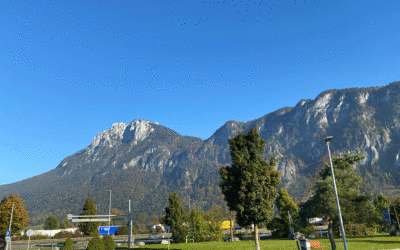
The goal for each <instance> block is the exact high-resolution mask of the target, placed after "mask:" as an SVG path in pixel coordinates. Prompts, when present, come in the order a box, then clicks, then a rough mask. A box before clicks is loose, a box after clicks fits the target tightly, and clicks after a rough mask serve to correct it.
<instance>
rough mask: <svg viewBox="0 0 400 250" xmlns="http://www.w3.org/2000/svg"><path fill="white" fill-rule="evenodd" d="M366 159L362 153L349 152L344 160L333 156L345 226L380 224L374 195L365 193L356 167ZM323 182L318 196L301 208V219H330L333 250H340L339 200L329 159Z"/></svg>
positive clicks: (324, 162) (322, 178) (322, 176)
mask: <svg viewBox="0 0 400 250" xmlns="http://www.w3.org/2000/svg"><path fill="white" fill-rule="evenodd" d="M363 159H364V157H363V156H362V152H361V153H359V154H353V153H348V154H345V155H344V156H342V157H340V156H338V155H337V154H334V155H333V156H332V165H333V171H334V174H335V181H336V187H337V193H338V196H339V202H340V209H341V212H342V219H343V224H344V225H350V224H356V223H366V224H367V225H368V226H373V225H372V224H374V223H376V221H377V213H376V209H375V208H374V206H373V205H372V200H373V196H372V195H371V194H365V193H363V194H361V193H360V188H361V186H362V179H361V177H359V176H358V175H357V173H356V172H354V164H355V163H357V162H361V161H362V160H363ZM319 175H320V179H319V180H318V181H317V182H316V184H315V185H314V190H315V191H314V194H313V196H312V197H311V198H310V199H308V200H307V201H306V202H304V203H302V204H301V205H300V207H301V209H300V217H301V218H302V219H303V220H306V219H308V218H312V217H324V216H327V217H328V222H329V224H328V225H329V226H328V232H329V239H330V242H331V248H332V250H335V249H336V243H335V239H334V234H333V232H334V231H333V229H335V233H336V232H338V233H339V232H340V224H339V216H338V210H337V205H336V197H335V192H334V188H333V182H332V173H331V168H330V164H329V160H324V161H323V168H322V170H321V172H320V173H319Z"/></svg>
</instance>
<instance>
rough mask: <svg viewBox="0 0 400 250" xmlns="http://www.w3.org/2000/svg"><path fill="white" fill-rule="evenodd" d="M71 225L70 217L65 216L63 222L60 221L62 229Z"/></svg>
mask: <svg viewBox="0 0 400 250" xmlns="http://www.w3.org/2000/svg"><path fill="white" fill-rule="evenodd" d="M69 225H70V223H69V220H68V218H64V219H63V220H62V221H61V223H60V228H61V229H66V228H68V227H69Z"/></svg>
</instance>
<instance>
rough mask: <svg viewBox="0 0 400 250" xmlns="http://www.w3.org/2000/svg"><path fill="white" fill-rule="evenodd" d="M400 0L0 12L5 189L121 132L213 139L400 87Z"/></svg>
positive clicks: (55, 5) (38, 7) (5, 8)
mask: <svg viewBox="0 0 400 250" xmlns="http://www.w3.org/2000/svg"><path fill="white" fill-rule="evenodd" d="M399 13H400V2H399V1H398V0H385V1H371V0H362V1H361V0H356V1H349V0H339V1H322V0H316V1H314V0H306V1H301V0H299V1H297V0H296V1H295V0H286V1H282V0H278V1H267V0H263V1H258V0H257V1H254V0H252V1H236V0H230V1H229V0H227V1H216V2H214V1H207V2H206V1H196V0H192V1H179V0H175V1H164V0H163V1H155V0H146V1H141V0H133V1H132V0H131V1H126V0H125V1H123V0H119V1H105V0H96V1H94V0H87V1H85V0H83V1H70V0H57V1H49V0H40V1H38V0H27V1H19V0H17V1H10V0H2V1H0V132H1V137H0V138H1V139H0V182H1V183H0V184H2V183H5V184H7V183H12V182H16V181H20V180H23V179H26V178H29V177H32V176H35V175H39V174H41V173H44V172H46V171H49V170H51V169H53V168H55V167H56V166H57V165H58V164H59V162H60V161H61V160H62V159H63V158H65V157H66V156H68V155H71V154H74V153H75V152H77V151H79V150H80V149H83V148H84V147H86V146H88V145H89V144H90V143H91V140H92V139H93V137H95V136H96V135H97V134H98V133H99V132H102V131H104V130H106V129H109V128H110V127H111V125H112V124H113V123H117V122H126V123H128V122H131V121H133V120H134V119H146V120H150V121H153V122H158V123H160V124H161V125H164V126H166V127H169V128H171V129H173V130H175V131H177V132H178V133H180V134H182V135H191V136H196V137H199V138H202V139H207V138H209V137H210V136H211V135H212V134H213V133H214V132H215V130H217V129H218V128H219V127H221V126H222V125H223V124H224V123H225V122H226V121H228V120H236V121H241V122H247V121H250V120H253V119H256V118H259V117H261V116H263V115H265V114H267V113H269V112H273V111H275V110H277V109H279V108H282V107H285V106H295V105H296V103H297V102H298V101H299V100H300V99H309V98H311V99H314V98H315V97H316V96H317V95H318V94H319V93H320V92H322V91H324V90H327V89H334V88H335V89H340V88H350V87H372V86H383V85H387V84H389V83H391V82H393V81H398V80H400V45H399V44H400V15H399Z"/></svg>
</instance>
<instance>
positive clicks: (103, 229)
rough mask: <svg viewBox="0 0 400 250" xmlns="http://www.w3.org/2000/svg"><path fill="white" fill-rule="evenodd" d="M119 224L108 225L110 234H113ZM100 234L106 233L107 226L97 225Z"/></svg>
mask: <svg viewBox="0 0 400 250" xmlns="http://www.w3.org/2000/svg"><path fill="white" fill-rule="evenodd" d="M118 227H119V226H110V234H114V233H115V231H116V230H117V228H118ZM99 233H100V235H107V234H108V226H102V227H99Z"/></svg>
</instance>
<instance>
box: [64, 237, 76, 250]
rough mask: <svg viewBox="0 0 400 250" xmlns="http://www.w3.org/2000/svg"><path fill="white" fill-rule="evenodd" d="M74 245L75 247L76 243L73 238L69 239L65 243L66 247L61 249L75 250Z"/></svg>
mask: <svg viewBox="0 0 400 250" xmlns="http://www.w3.org/2000/svg"><path fill="white" fill-rule="evenodd" d="M73 245H74V242H73V241H72V240H71V238H67V239H66V240H65V241H64V247H62V248H61V249H62V250H69V249H73Z"/></svg>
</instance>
